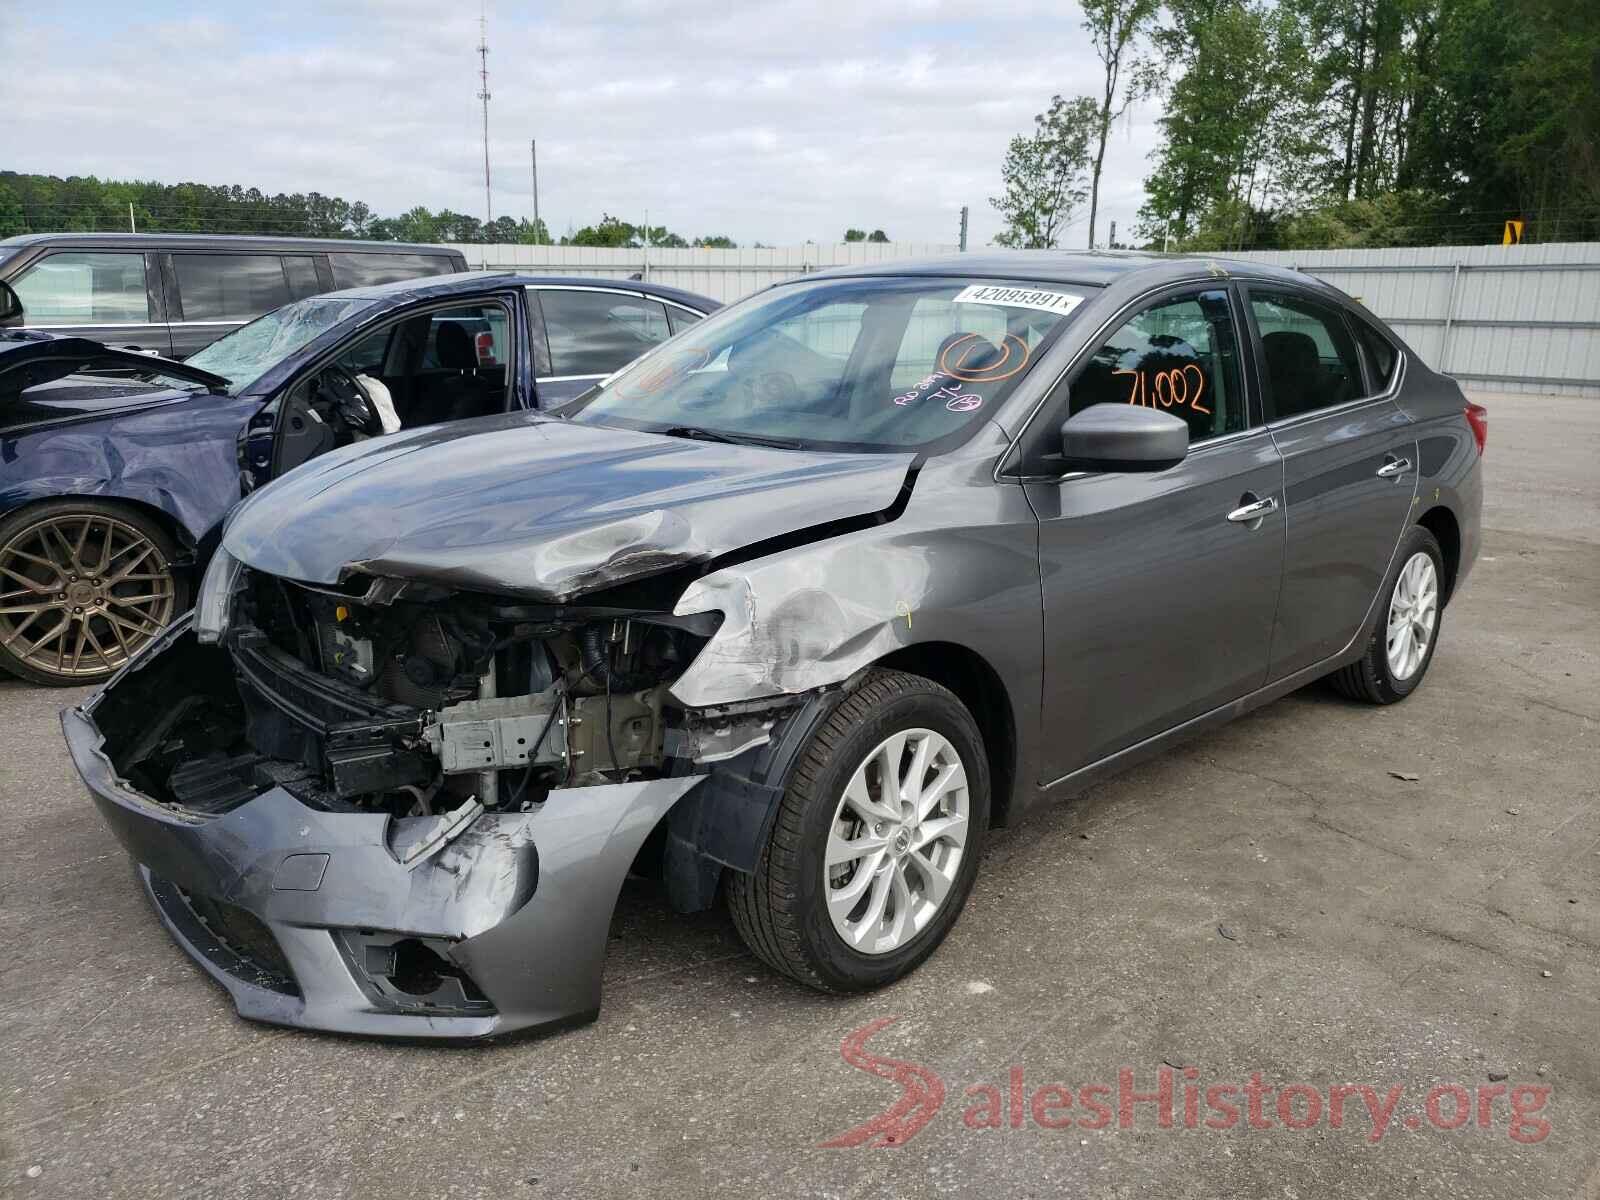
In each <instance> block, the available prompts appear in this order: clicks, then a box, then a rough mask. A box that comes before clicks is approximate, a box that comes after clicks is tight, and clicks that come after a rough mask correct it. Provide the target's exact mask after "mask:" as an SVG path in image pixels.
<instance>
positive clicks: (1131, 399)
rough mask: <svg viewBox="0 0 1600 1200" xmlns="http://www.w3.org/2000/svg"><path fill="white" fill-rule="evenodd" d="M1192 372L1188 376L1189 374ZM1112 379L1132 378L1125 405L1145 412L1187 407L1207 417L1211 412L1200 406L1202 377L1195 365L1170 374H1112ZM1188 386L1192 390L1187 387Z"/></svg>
mask: <svg viewBox="0 0 1600 1200" xmlns="http://www.w3.org/2000/svg"><path fill="white" fill-rule="evenodd" d="M1191 371H1192V372H1194V374H1193V375H1192V376H1191V375H1190V372H1191ZM1111 373H1112V374H1113V375H1132V376H1133V386H1132V388H1131V389H1130V390H1129V392H1128V403H1129V404H1139V405H1143V406H1144V407H1145V408H1155V407H1157V406H1158V405H1159V406H1160V407H1162V408H1172V407H1173V406H1174V405H1176V406H1177V407H1179V408H1182V407H1184V406H1185V405H1187V406H1188V407H1190V408H1192V409H1193V410H1194V411H1195V412H1197V413H1205V414H1206V416H1210V415H1211V410H1210V409H1209V408H1206V407H1204V406H1203V405H1202V404H1201V403H1200V397H1201V396H1203V395H1205V391H1206V374H1205V372H1204V371H1202V370H1201V369H1200V367H1199V366H1198V365H1197V364H1195V363H1184V364H1183V366H1181V367H1173V368H1172V369H1171V370H1170V371H1112V372H1111ZM1191 383H1192V384H1193V386H1192V387H1191V386H1190V385H1191Z"/></svg>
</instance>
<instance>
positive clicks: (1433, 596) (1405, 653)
mask: <svg viewBox="0 0 1600 1200" xmlns="http://www.w3.org/2000/svg"><path fill="white" fill-rule="evenodd" d="M1438 620H1439V572H1438V570H1437V569H1436V568H1435V567H1434V565H1433V556H1432V555H1430V554H1427V553H1425V552H1424V551H1421V550H1419V551H1417V553H1415V554H1413V555H1412V556H1411V557H1410V558H1409V559H1407V560H1406V565H1405V566H1404V567H1402V568H1401V569H1400V578H1399V579H1397V580H1396V581H1395V585H1394V594H1393V595H1392V596H1391V597H1390V598H1389V628H1388V640H1387V642H1386V647H1387V650H1388V655H1389V673H1390V674H1391V675H1393V676H1394V678H1395V679H1396V680H1401V681H1404V680H1407V679H1410V678H1411V677H1412V676H1413V675H1415V674H1416V673H1417V669H1418V668H1419V667H1420V666H1422V660H1423V659H1425V658H1426V657H1427V656H1428V646H1429V645H1430V644H1431V643H1432V641H1433V631H1434V626H1435V625H1436V624H1437V623H1438Z"/></svg>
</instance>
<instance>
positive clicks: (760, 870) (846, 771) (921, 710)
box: [728, 671, 989, 992]
mask: <svg viewBox="0 0 1600 1200" xmlns="http://www.w3.org/2000/svg"><path fill="white" fill-rule="evenodd" d="M988 825H989V768H988V759H987V756H986V755H985V753H984V746H983V739H982V737H981V735H980V734H979V732H978V728H977V724H976V723H975V722H974V721H973V719H972V715H971V714H970V713H969V712H968V711H967V710H966V708H965V706H963V705H962V703H961V701H960V700H958V699H957V698H956V697H955V696H954V695H953V694H952V693H950V692H949V691H947V690H946V689H945V688H942V687H940V686H939V685H938V684H936V683H934V682H932V681H931V680H928V679H924V678H922V677H921V676H918V675H910V674H906V673H904V672H900V671H873V672H871V673H870V674H869V675H868V676H867V677H866V679H865V680H864V681H863V683H862V684H861V686H860V687H858V688H857V689H856V690H855V691H853V692H851V693H850V694H849V695H848V696H847V697H846V698H845V699H844V700H843V701H841V702H840V704H839V706H838V707H837V708H836V709H835V710H834V711H833V713H832V714H830V715H829V716H828V718H827V719H826V720H824V721H823V722H822V724H821V726H820V727H819V728H818V729H817V731H816V732H815V733H814V734H813V735H812V737H811V740H810V741H809V742H808V743H807V745H806V746H805V748H804V749H803V750H802V751H801V753H800V755H799V757H798V758H797V760H796V762H795V765H794V766H793V767H792V768H791V770H790V773H789V776H788V779H787V780H786V786H785V790H784V795H783V799H782V800H781V801H780V802H779V805H778V811H777V814H776V815H775V817H774V820H773V826H772V831H771V833H770V834H769V835H768V839H767V844H766V845H765V847H763V849H762V853H761V859H760V861H759V863H758V864H757V866H756V870H755V871H754V872H753V873H751V874H743V873H738V874H735V875H733V876H732V878H731V880H730V883H729V888H728V900H729V908H730V909H731V911H732V913H733V920H734V925H735V926H736V927H737V928H738V930H739V934H740V936H741V937H742V938H743V939H744V941H745V944H746V945H748V946H749V947H750V949H751V950H752V951H753V952H754V953H755V954H756V956H757V957H759V958H760V959H761V960H762V961H763V962H765V963H766V964H767V965H768V966H770V967H772V968H773V969H774V970H777V971H781V972H782V973H783V974H785V975H788V976H789V977H790V978H792V979H795V980H798V981H799V982H801V983H804V984H807V985H809V986H811V987H814V988H817V989H819V990H821V991H828V992H852V991H863V990H866V989H869V988H875V987H881V986H883V985H884V984H887V983H891V982H893V981H894V980H896V979H899V978H901V977H902V976H904V975H906V974H909V973H910V972H911V971H912V970H914V969H915V968H916V967H917V966H918V965H919V964H920V963H921V962H922V961H923V960H924V959H926V958H927V957H928V956H929V955H930V954H932V953H933V951H934V950H935V949H936V948H937V947H938V945H939V943H940V942H941V941H943V940H944V937H945V935H946V934H947V933H948V932H949V931H950V927H951V926H952V925H954V924H955V921H956V918H957V917H958V916H960V914H961V909H962V906H963V905H964V904H965V903H966V899H967V896H968V894H969V893H970V892H971V891H972V885H973V881H974V880H975V879H976V877H977V871H978V860H979V858H980V856H981V854H982V850H983V843H984V838H985V835H986V833H987V831H988Z"/></svg>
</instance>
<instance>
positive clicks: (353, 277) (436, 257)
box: [328, 251, 456, 288]
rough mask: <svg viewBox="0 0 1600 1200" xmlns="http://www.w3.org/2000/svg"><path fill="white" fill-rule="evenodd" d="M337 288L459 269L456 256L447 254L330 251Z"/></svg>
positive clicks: (448, 272)
mask: <svg viewBox="0 0 1600 1200" xmlns="http://www.w3.org/2000/svg"><path fill="white" fill-rule="evenodd" d="M328 265H329V266H331V267H332V268H333V286H334V287H336V288H353V287H372V286H373V285H375V284H379V283H398V282H399V281H400V280H402V279H418V278H421V277H422V276H424V275H449V274H452V273H453V272H454V271H455V269H456V262H455V259H453V258H450V257H449V256H448V255H444V254H364V253H361V252H359V251H357V252H355V253H348V252H347V253H342V254H329V255H328Z"/></svg>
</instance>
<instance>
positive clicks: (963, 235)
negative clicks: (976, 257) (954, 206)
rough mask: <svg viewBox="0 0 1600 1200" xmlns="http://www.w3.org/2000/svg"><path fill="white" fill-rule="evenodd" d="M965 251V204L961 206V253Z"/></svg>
mask: <svg viewBox="0 0 1600 1200" xmlns="http://www.w3.org/2000/svg"><path fill="white" fill-rule="evenodd" d="M966 252H967V206H966V205H965V204H963V205H962V206H961V253H963V254H965V253H966Z"/></svg>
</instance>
